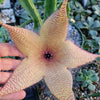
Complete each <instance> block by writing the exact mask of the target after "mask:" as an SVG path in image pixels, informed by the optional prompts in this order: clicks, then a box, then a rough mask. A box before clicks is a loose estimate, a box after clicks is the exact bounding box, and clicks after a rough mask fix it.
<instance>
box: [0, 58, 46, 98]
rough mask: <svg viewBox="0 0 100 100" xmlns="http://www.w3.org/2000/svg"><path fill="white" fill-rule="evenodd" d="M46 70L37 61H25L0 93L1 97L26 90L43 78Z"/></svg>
mask: <svg viewBox="0 0 100 100" xmlns="http://www.w3.org/2000/svg"><path fill="white" fill-rule="evenodd" d="M43 74H44V69H43V68H41V65H39V63H38V61H37V60H34V59H33V61H32V60H30V59H27V58H26V59H24V60H23V61H22V63H21V64H20V65H19V66H18V67H17V68H16V69H15V71H14V72H13V74H12V76H11V77H10V79H8V81H7V83H6V84H5V85H4V87H3V88H2V89H1V91H0V96H2V95H7V94H11V93H14V92H17V91H20V90H22V89H25V88H27V87H29V86H31V85H33V84H35V83H37V82H38V81H40V80H41V79H42V78H43Z"/></svg>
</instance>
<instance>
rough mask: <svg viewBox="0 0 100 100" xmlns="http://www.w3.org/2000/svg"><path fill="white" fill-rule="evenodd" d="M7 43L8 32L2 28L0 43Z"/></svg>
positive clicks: (0, 30)
mask: <svg viewBox="0 0 100 100" xmlns="http://www.w3.org/2000/svg"><path fill="white" fill-rule="evenodd" d="M9 41H10V36H9V32H8V31H7V30H6V29H5V28H4V27H0V42H9Z"/></svg>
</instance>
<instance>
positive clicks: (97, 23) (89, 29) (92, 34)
mask: <svg viewBox="0 0 100 100" xmlns="http://www.w3.org/2000/svg"><path fill="white" fill-rule="evenodd" d="M99 2H100V0H82V1H80V0H69V5H70V10H71V11H70V18H72V19H74V20H75V24H76V25H77V26H78V27H79V28H80V29H81V31H82V32H83V34H85V36H86V40H85V41H86V42H84V43H85V45H88V47H89V42H87V41H88V40H89V41H90V40H91V41H92V40H93V42H91V43H92V45H94V41H95V42H97V43H98V44H99V47H98V49H99V48H100V37H99V33H100V5H99ZM84 47H85V46H84ZM89 51H90V50H89Z"/></svg>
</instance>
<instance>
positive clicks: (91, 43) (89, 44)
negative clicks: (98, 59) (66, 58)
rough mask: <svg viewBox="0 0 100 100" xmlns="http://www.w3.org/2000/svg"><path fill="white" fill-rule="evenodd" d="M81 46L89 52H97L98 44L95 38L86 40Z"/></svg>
mask: <svg viewBox="0 0 100 100" xmlns="http://www.w3.org/2000/svg"><path fill="white" fill-rule="evenodd" d="M83 48H84V49H85V50H87V51H89V52H91V53H96V52H98V48H99V44H98V43H97V42H96V41H95V40H86V41H85V42H84V45H83Z"/></svg>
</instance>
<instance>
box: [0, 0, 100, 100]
mask: <svg viewBox="0 0 100 100" xmlns="http://www.w3.org/2000/svg"><path fill="white" fill-rule="evenodd" d="M67 1H68V0H64V2H63V4H62V6H61V7H60V9H59V10H57V11H56V12H55V13H53V14H52V15H51V16H50V17H49V18H48V19H47V20H46V21H45V23H44V24H43V25H42V27H41V29H40V32H39V35H38V34H36V33H34V32H32V31H29V30H26V29H23V28H19V27H13V26H10V25H7V24H4V23H2V22H1V21H0V24H1V25H2V26H4V27H5V28H6V29H8V31H9V32H10V35H11V37H12V40H13V41H14V43H15V45H16V47H17V48H18V49H19V51H20V52H21V53H22V54H23V55H24V56H25V58H24V60H22V62H21V63H20V64H19V65H18V67H17V68H16V69H15V71H14V72H13V74H12V76H11V77H10V78H9V80H8V81H7V83H6V84H5V85H4V87H3V88H2V89H1V91H0V96H2V95H6V94H9V93H13V92H17V91H20V90H22V89H25V88H27V87H29V86H31V85H33V84H35V83H37V82H38V81H40V80H41V79H44V80H45V82H46V84H47V86H48V87H49V89H50V90H51V92H52V93H53V94H54V95H55V96H56V97H57V98H58V99H59V100H75V98H74V94H73V91H72V84H73V82H72V75H71V73H70V71H69V70H68V69H69V68H76V67H78V66H81V65H83V64H86V63H89V62H91V61H93V60H95V58H96V57H100V55H95V54H91V53H89V52H86V51H84V50H82V49H81V48H79V47H77V46H76V45H75V44H73V43H72V42H71V41H70V40H65V39H66V32H67V26H68V19H67V14H66V5H67Z"/></svg>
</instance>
